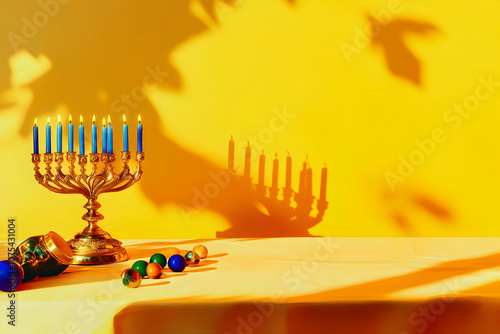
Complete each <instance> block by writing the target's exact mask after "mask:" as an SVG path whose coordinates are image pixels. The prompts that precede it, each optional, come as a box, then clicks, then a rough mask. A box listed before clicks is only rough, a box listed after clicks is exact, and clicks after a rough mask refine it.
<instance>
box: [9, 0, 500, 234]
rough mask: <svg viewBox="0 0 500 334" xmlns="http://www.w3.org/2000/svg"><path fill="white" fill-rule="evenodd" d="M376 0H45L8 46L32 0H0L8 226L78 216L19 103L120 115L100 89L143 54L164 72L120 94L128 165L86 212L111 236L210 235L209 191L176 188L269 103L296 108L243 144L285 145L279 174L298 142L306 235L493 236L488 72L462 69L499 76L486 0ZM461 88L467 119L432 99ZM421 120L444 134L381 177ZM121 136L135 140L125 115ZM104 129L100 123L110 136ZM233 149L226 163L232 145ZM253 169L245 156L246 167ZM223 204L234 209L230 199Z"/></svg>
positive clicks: (46, 224)
mask: <svg viewBox="0 0 500 334" xmlns="http://www.w3.org/2000/svg"><path fill="white" fill-rule="evenodd" d="M389 3H392V2H390V1H389V2H388V1H365V2H362V1H356V2H349V1H328V0H323V1H320V0H312V1H305V0H297V1H294V2H291V3H290V2H287V1H280V0H272V1H270V0H261V1H237V2H235V3H234V4H233V6H234V7H229V6H228V5H227V4H225V3H223V2H220V1H217V2H215V3H212V2H211V1H201V0H199V1H194V0H193V1H175V2H170V1H163V2H159V3H157V4H156V5H155V6H153V5H147V4H144V3H142V2H139V1H106V2H102V1H80V2H77V1H71V2H69V3H67V4H60V5H58V6H59V7H58V8H56V7H52V10H53V11H54V12H53V14H54V15H53V17H50V18H49V19H48V20H47V22H46V23H45V24H43V25H42V24H41V26H40V27H39V28H38V31H37V32H36V33H33V32H31V33H32V35H33V36H31V37H29V38H26V40H24V41H25V42H26V43H24V42H22V43H20V44H19V48H18V50H17V51H15V50H14V49H13V47H12V43H10V42H9V36H10V38H11V39H12V38H13V37H12V36H13V35H12V34H10V35H9V33H12V32H14V33H15V34H17V35H21V36H22V33H23V31H22V29H23V25H24V24H25V21H23V20H22V18H23V17H26V18H27V19H28V20H29V21H31V22H33V15H37V13H38V12H40V11H41V10H44V9H43V8H41V7H40V5H39V4H38V2H37V1H33V2H32V3H31V4H29V2H22V4H20V2H15V1H10V2H3V4H2V6H3V7H4V8H1V10H0V22H2V23H1V25H0V29H1V30H0V35H1V36H3V37H2V39H1V41H0V43H1V45H0V77H1V79H0V84H1V87H0V88H1V89H2V93H1V95H0V156H1V159H0V187H1V191H0V212H1V219H2V221H4V222H6V221H7V217H15V218H16V219H17V226H18V238H19V239H22V238H25V237H27V236H30V235H35V234H42V233H46V232H47V231H49V230H54V231H56V232H58V233H60V234H61V235H63V236H64V237H65V238H71V237H72V235H73V234H74V233H75V232H77V231H79V230H81V229H82V228H83V226H84V224H83V222H82V221H81V220H80V217H81V215H82V214H83V213H84V209H83V208H82V207H81V206H82V205H83V204H84V203H85V202H84V199H83V197H82V196H79V195H71V196H69V195H59V194H55V193H51V192H49V191H48V190H46V189H44V188H43V187H42V186H40V185H38V184H37V182H36V181H35V180H34V178H33V171H32V164H31V157H30V153H31V151H32V141H31V135H30V131H31V126H32V122H33V119H34V117H36V116H38V119H39V120H43V121H42V122H41V124H43V122H44V120H45V119H46V118H47V116H50V117H51V119H53V120H55V119H57V114H58V113H60V114H61V116H62V117H63V119H67V115H68V114H69V113H71V114H72V115H73V118H76V117H77V116H78V115H79V114H83V115H84V117H85V119H86V120H87V122H88V123H87V129H89V125H90V123H89V121H90V118H91V116H92V114H96V116H97V119H98V120H100V119H102V117H103V116H107V115H108V114H111V116H112V117H113V119H114V120H115V123H120V122H119V120H120V119H121V111H120V110H117V108H116V107H117V105H116V104H115V105H113V101H115V99H117V98H119V97H120V96H121V94H124V93H125V94H127V93H130V92H131V91H132V90H133V89H134V87H137V86H138V85H139V86H140V85H141V84H142V80H143V78H144V77H145V76H146V75H147V73H148V68H156V67H157V66H158V67H159V68H160V70H161V71H163V72H168V73H169V74H168V76H166V77H162V80H161V81H162V82H161V83H160V85H158V86H157V87H156V88H155V89H147V96H148V99H147V100H145V101H139V102H138V103H137V106H136V107H135V108H129V110H128V111H127V116H128V117H129V119H132V120H134V121H130V124H132V125H135V118H136V117H137V114H139V113H140V114H141V115H142V118H143V123H144V127H145V144H144V146H145V151H146V154H147V157H146V161H145V163H144V177H143V180H141V181H140V183H139V184H137V185H134V186H133V187H132V188H130V189H128V190H126V191H123V192H120V193H116V194H105V195H103V196H102V197H100V201H101V203H102V204H103V208H102V209H101V212H102V213H103V214H104V215H105V216H106V219H105V220H104V221H103V222H102V226H103V228H105V229H106V230H108V231H109V232H111V233H112V234H113V236H115V237H118V238H158V237H162V238H177V237H178V238H196V237H214V236H215V233H216V231H223V230H226V229H228V228H229V227H230V226H231V222H230V221H229V220H228V219H227V215H228V214H229V213H228V212H227V210H226V211H225V209H220V208H221V206H216V207H215V208H212V209H207V210H201V211H196V212H194V213H192V214H189V213H186V212H185V211H184V210H183V209H181V208H182V207H185V205H192V201H193V196H194V193H193V189H194V188H196V187H198V188H200V187H203V186H204V185H205V184H206V183H207V182H209V181H207V175H208V173H209V172H210V171H217V170H219V168H223V167H225V164H226V160H227V143H228V140H229V138H230V136H231V135H233V136H234V138H235V142H236V146H237V147H238V146H239V145H240V144H242V143H245V142H246V141H247V139H248V138H249V137H257V138H259V136H261V137H262V136H263V134H262V133H263V131H267V130H263V129H265V128H269V126H270V122H271V120H272V118H273V117H274V115H275V112H277V111H279V112H283V111H285V110H286V112H288V113H290V114H293V115H294V116H295V118H293V119H290V121H289V124H287V125H286V126H285V127H284V128H283V129H282V130H280V131H276V132H274V134H273V138H272V140H266V141H265V142H264V143H263V142H262V140H261V143H260V144H261V146H262V148H263V149H264V151H265V153H266V154H267V167H268V170H270V165H271V160H272V156H273V155H274V153H275V152H278V155H279V157H280V158H281V161H280V162H281V168H282V169H281V171H280V173H281V176H283V172H284V157H285V156H286V152H287V151H290V154H291V155H292V158H293V167H294V188H296V189H298V170H299V168H301V165H302V162H303V160H304V158H305V156H306V155H308V156H309V161H310V164H311V166H312V168H313V173H314V175H313V178H314V182H315V183H314V186H313V189H314V192H315V194H316V195H318V192H319V173H320V169H321V167H322V166H323V163H326V164H327V166H328V168H329V175H328V194H327V199H328V201H329V202H330V207H329V209H328V210H327V212H326V215H325V219H324V221H322V222H321V223H320V224H318V225H316V226H315V227H313V228H312V229H310V230H309V232H310V233H311V234H313V235H324V236H500V225H499V224H498V221H500V214H499V212H498V210H496V208H497V203H498V201H499V200H500V194H499V192H498V189H499V188H500V173H499V172H498V171H499V170H500V159H499V156H500V152H498V149H497V148H498V146H499V140H498V139H499V138H498V133H499V131H498V127H499V126H500V116H499V114H498V110H500V109H499V106H500V86H498V85H497V86H496V87H495V86H494V87H492V88H491V92H490V91H488V90H487V87H483V86H481V85H482V84H481V79H479V78H484V79H487V78H488V77H490V76H491V78H492V80H493V81H494V82H499V81H500V68H499V66H498V61H499V60H498V59H499V58H498V55H499V54H500V53H499V52H500V44H499V43H498V37H499V36H500V25H498V18H497V16H498V11H499V9H500V8H499V6H500V4H498V3H497V2H494V1H482V2H478V3H473V2H467V1H459V2H453V3H450V2H448V1H438V2H436V1H403V0H402V1H401V2H400V3H399V6H395V7H393V5H390V4H389ZM212 5H213V6H214V7H212ZM204 6H206V7H204ZM54 8H55V9H54ZM212 8H215V9H214V11H213V13H212V12H211V10H212ZM389 9H393V11H396V12H398V13H397V14H396V15H391V22H390V23H389V24H387V25H386V26H385V27H384V28H383V30H382V32H381V33H380V34H376V35H375V36H374V41H377V43H378V44H376V45H367V46H366V47H365V46H364V45H360V44H358V46H361V47H359V48H357V49H356V50H357V51H356V52H355V53H354V54H352V55H351V57H350V61H348V59H347V58H346V57H345V55H344V54H343V52H342V47H343V48H344V49H345V48H346V44H349V45H352V46H354V47H355V46H356V36H357V34H358V33H357V29H362V30H363V29H365V25H366V24H367V22H369V16H370V13H371V15H372V16H376V15H374V14H373V13H374V12H380V11H386V12H387V11H388V10H389ZM212 14H213V16H212ZM38 19H43V18H40V17H39V18H38ZM39 23H40V22H39ZM42 23H43V22H42ZM384 29H385V30H384ZM384 31H386V32H387V33H386V34H385V35H382V34H384ZM6 36H7V37H8V38H6ZM358 42H359V41H358ZM343 43H344V44H343ZM384 43H385V44H384ZM384 45H385V47H384ZM405 47H408V49H409V51H407V52H406V53H405V52H404V48H405ZM386 62H388V64H389V65H388V64H387V63H386ZM416 64H418V65H416ZM419 66H420V67H419ZM398 68H399V70H398ZM419 68H420V69H421V80H420V81H419V80H417V79H416V78H417V77H418V76H417V75H416V74H415V73H416V72H418V69H419ZM391 69H392V73H391ZM478 86H481V87H480V88H478ZM478 92H479V93H478ZM475 94H480V96H481V97H482V96H485V98H484V100H480V103H479V106H478V107H477V108H472V109H474V110H473V111H472V112H471V113H470V116H469V117H468V118H460V119H459V118H457V114H453V113H452V112H450V111H447V110H448V109H449V108H451V107H453V105H454V104H461V103H464V100H465V101H466V103H467V102H471V101H474V100H473V98H471V97H470V96H475ZM481 94H482V95H481ZM486 95H488V96H487V97H486ZM471 103H472V102H471ZM122 106H123V105H122ZM453 117H454V118H453ZM459 122H460V123H459ZM99 123H100V122H99ZM52 125H53V129H54V128H55V122H53V123H52ZM132 128H133V126H132ZM435 129H442V132H443V134H442V135H441V137H442V136H445V138H446V140H444V141H443V142H441V143H437V144H436V147H435V149H434V150H433V152H431V153H430V154H429V156H426V157H425V161H424V162H423V163H422V164H421V165H420V166H417V167H416V168H415V170H414V171H413V173H410V174H411V175H409V176H408V177H405V178H404V182H399V183H397V184H396V185H395V188H394V189H392V190H391V187H390V186H389V185H388V183H387V182H386V172H388V171H390V172H393V173H397V171H398V165H399V156H403V157H405V158H408V157H409V156H410V155H411V154H413V156H414V157H416V155H418V153H414V151H415V150H417V149H418V146H417V144H416V143H415V140H421V141H422V140H424V139H428V138H432V133H433V131H434V130H435ZM40 130H41V145H40V146H41V149H42V150H43V148H44V140H43V138H44V137H43V134H44V131H43V128H41V129H40ZM438 131H439V130H438ZM441 137H440V138H441ZM87 138H89V134H87ZM53 141H55V131H54V132H53ZM131 142H132V143H134V144H132V149H135V133H133V132H131ZM64 143H65V141H64ZM87 144H88V143H87ZM119 145H120V137H119V136H118V135H116V136H115V150H118V147H119ZM63 147H64V148H65V147H66V144H64V145H63ZM54 148H55V146H53V149H54ZM89 148H90V147H89V145H87V150H89ZM258 153H260V152H258V150H254V152H253V154H254V157H256V156H257V154H258ZM236 159H237V160H238V161H237V162H238V164H239V166H240V167H241V166H242V164H243V152H242V151H241V150H237V152H236ZM239 171H240V172H242V168H240V169H239ZM256 171H257V160H256V159H254V161H253V176H254V177H255V178H256V177H257V175H256ZM268 174H269V175H268V178H267V181H268V182H269V183H270V173H268ZM190 175H193V177H191V176H190ZM200 189H201V188H200ZM183 205H184V206H183ZM227 205H228V206H231V207H234V208H235V209H234V210H236V211H237V210H238V205H239V204H238V202H237V201H236V200H233V201H228V203H227ZM221 210H222V211H221ZM231 214H232V213H231ZM5 232H6V229H5V228H2V229H0V238H1V239H4V238H5ZM242 236H244V235H242Z"/></svg>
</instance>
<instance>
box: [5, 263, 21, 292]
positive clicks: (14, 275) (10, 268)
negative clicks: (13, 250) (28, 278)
mask: <svg viewBox="0 0 500 334" xmlns="http://www.w3.org/2000/svg"><path fill="white" fill-rule="evenodd" d="M23 278H24V271H23V268H22V267H21V266H20V265H19V264H17V263H16V262H13V261H8V260H4V261H0V290H2V291H3V292H10V291H14V290H15V289H16V288H17V286H18V285H19V283H21V281H22V280H23Z"/></svg>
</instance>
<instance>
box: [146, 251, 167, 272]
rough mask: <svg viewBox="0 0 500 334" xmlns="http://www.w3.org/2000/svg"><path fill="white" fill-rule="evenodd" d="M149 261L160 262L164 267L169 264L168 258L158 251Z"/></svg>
mask: <svg viewBox="0 0 500 334" xmlns="http://www.w3.org/2000/svg"><path fill="white" fill-rule="evenodd" d="M149 263H158V264H159V265H160V266H161V268H162V269H163V268H165V266H166V265H167V258H166V257H165V255H163V254H161V253H156V254H153V256H151V258H150V259H149Z"/></svg>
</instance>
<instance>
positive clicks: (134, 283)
mask: <svg viewBox="0 0 500 334" xmlns="http://www.w3.org/2000/svg"><path fill="white" fill-rule="evenodd" d="M141 282H142V277H141V274H139V272H138V271H137V270H135V269H132V268H128V269H125V270H124V271H122V283H123V285H125V286H126V287H127V288H137V287H138V286H139V285H141Z"/></svg>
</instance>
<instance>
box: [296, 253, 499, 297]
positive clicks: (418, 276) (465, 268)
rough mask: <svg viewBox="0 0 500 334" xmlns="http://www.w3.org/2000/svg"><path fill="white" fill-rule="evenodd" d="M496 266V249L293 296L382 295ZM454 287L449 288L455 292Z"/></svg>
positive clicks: (497, 258)
mask: <svg viewBox="0 0 500 334" xmlns="http://www.w3.org/2000/svg"><path fill="white" fill-rule="evenodd" d="M498 266H500V253H495V254H491V255H486V256H482V257H477V258H470V259H460V260H454V261H448V262H444V263H440V264H438V265H436V266H433V267H429V268H423V269H420V270H417V271H414V272H411V273H408V274H405V275H400V276H394V277H388V278H383V279H380V280H375V281H371V282H367V283H361V284H353V285H350V286H347V287H343V288H338V289H332V290H327V291H322V292H318V293H314V294H308V295H303V296H298V297H294V298H293V301H294V302H315V301H324V300H336V299H339V298H344V299H356V298H366V297H367V296H370V297H372V298H384V297H385V296H387V295H388V294H390V293H394V292H396V291H400V290H404V289H409V288H413V287H417V286H422V285H426V284H431V283H435V282H439V281H443V280H446V279H450V278H453V277H457V276H461V275H466V274H470V273H473V272H476V271H479V270H484V269H490V268H495V267H498ZM457 292H458V291H450V293H457Z"/></svg>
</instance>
